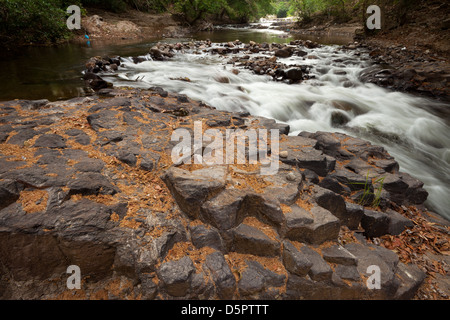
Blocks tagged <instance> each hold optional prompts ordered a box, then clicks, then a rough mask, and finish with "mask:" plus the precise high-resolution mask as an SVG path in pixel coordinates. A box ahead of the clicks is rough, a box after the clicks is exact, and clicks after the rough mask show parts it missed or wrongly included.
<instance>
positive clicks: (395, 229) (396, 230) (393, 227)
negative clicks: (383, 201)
mask: <svg viewBox="0 0 450 320" xmlns="http://www.w3.org/2000/svg"><path fill="white" fill-rule="evenodd" d="M386 213H387V215H388V218H389V226H388V233H389V234H390V235H393V236H397V235H399V234H401V233H402V232H403V231H405V229H406V228H412V227H414V223H413V222H412V221H411V220H409V219H408V218H406V217H404V216H402V215H401V214H400V213H398V212H397V211H394V210H390V209H388V211H387V212H386Z"/></svg>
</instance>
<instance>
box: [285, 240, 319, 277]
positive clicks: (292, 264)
mask: <svg viewBox="0 0 450 320" xmlns="http://www.w3.org/2000/svg"><path fill="white" fill-rule="evenodd" d="M282 258H283V264H284V266H285V268H286V270H287V271H289V272H290V273H293V274H296V275H298V276H300V277H304V276H306V275H307V274H308V272H309V270H310V269H311V267H312V265H313V264H312V262H311V261H309V260H308V258H307V257H306V256H305V255H304V254H303V253H301V252H300V251H298V250H297V248H296V247H295V246H294V245H293V244H292V243H291V242H290V241H289V240H286V241H284V242H283V256H282Z"/></svg>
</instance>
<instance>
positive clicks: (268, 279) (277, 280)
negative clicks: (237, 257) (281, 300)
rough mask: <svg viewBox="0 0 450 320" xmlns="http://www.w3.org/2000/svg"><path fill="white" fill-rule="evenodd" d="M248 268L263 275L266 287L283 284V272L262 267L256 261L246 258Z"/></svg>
mask: <svg viewBox="0 0 450 320" xmlns="http://www.w3.org/2000/svg"><path fill="white" fill-rule="evenodd" d="M245 263H246V264H247V266H248V268H251V269H254V270H256V271H257V272H258V273H259V274H261V275H262V276H263V277H264V285H265V287H266V288H268V287H281V286H283V285H284V282H285V279H286V277H285V276H284V275H283V274H278V273H276V272H273V271H271V270H269V269H267V268H264V267H263V266H262V265H261V264H260V263H259V262H258V261H253V260H252V261H249V260H246V261H245Z"/></svg>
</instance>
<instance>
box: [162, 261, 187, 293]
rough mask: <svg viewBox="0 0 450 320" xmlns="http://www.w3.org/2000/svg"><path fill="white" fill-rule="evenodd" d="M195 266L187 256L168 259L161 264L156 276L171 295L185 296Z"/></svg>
mask: <svg viewBox="0 0 450 320" xmlns="http://www.w3.org/2000/svg"><path fill="white" fill-rule="evenodd" d="M194 270H195V267H194V264H193V263H192V260H191V259H190V258H189V257H183V258H181V259H180V260H178V261H168V262H165V263H163V264H162V265H161V267H160V268H159V270H158V277H159V279H161V281H162V286H163V288H164V289H165V290H166V291H167V293H168V294H170V295H171V296H173V297H182V296H185V295H186V294H187V292H188V290H189V288H190V280H191V277H192V274H193V273H194Z"/></svg>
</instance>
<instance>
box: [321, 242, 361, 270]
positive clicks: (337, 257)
mask: <svg viewBox="0 0 450 320" xmlns="http://www.w3.org/2000/svg"><path fill="white" fill-rule="evenodd" d="M322 256H323V258H324V259H325V260H326V261H328V262H331V263H337V264H341V265H345V266H355V265H356V263H357V259H356V257H355V256H354V255H353V254H351V253H350V252H348V250H347V249H345V248H344V247H342V246H340V245H334V246H332V247H329V248H325V249H323V250H322Z"/></svg>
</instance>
